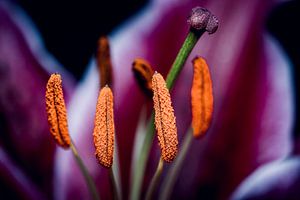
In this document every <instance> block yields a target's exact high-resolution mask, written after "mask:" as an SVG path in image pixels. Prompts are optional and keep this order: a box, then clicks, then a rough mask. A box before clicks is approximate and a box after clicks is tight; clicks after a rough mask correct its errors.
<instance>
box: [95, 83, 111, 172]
mask: <svg viewBox="0 0 300 200" xmlns="http://www.w3.org/2000/svg"><path fill="white" fill-rule="evenodd" d="M114 131H115V125H114V113H113V94H112V91H111V89H110V88H109V87H108V86H106V87H103V88H102V89H101V90H100V93H99V97H98V102H97V106H96V116H95V127H94V133H93V136H94V145H95V148H96V152H95V155H96V158H97V159H98V161H99V163H100V164H101V165H102V166H103V167H106V168H110V167H111V166H112V164H113V152H114Z"/></svg>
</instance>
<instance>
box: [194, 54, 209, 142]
mask: <svg viewBox="0 0 300 200" xmlns="http://www.w3.org/2000/svg"><path fill="white" fill-rule="evenodd" d="M193 65H194V77H193V85H192V90H191V104H192V116H193V118H192V127H193V133H194V137H196V138H199V137H200V136H203V135H204V134H205V132H206V131H207V130H208V128H209V126H210V123H211V119H212V113H213V91H212V81H211V77H210V72H209V68H208V66H207V64H206V61H205V60H204V59H203V58H201V57H196V58H195V59H194V60H193Z"/></svg>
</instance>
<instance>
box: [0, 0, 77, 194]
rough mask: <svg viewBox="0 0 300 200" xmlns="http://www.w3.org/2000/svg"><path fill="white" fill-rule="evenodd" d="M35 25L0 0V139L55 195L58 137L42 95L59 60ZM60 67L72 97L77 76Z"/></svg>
mask: <svg viewBox="0 0 300 200" xmlns="http://www.w3.org/2000/svg"><path fill="white" fill-rule="evenodd" d="M33 30H34V29H33ZM33 30H32V27H31V23H30V21H29V20H28V19H27V18H26V15H24V13H22V11H21V10H20V9H19V8H18V7H16V6H14V5H13V4H11V3H8V2H7V1H1V2H0V113H1V114H0V119H1V142H0V143H1V146H2V147H3V149H5V151H6V152H7V154H8V155H9V156H10V159H11V160H12V161H14V162H15V163H16V165H17V166H19V167H20V168H21V169H22V170H23V173H25V174H26V176H27V177H30V178H31V179H32V182H35V183H36V184H37V185H38V187H39V189H41V190H42V191H43V192H44V193H45V194H47V195H49V197H51V194H52V186H51V180H52V170H53V165H52V164H53V153H54V148H55V143H54V142H53V139H52V138H51V136H50V133H49V127H48V123H47V118H46V112H45V102H44V98H45V97H44V96H45V85H46V82H47V80H48V77H49V74H50V67H51V65H53V64H56V62H55V61H53V59H52V58H51V57H50V56H48V54H47V53H46V52H45V50H43V47H42V46H41V43H40V42H41V41H39V40H38V35H37V33H36V32H34V31H33ZM46 67H47V68H46ZM52 70H56V71H58V72H62V70H60V69H59V68H53V69H52ZM62 73H63V74H64V77H65V78H64V80H65V83H66V84H65V86H67V89H68V90H67V91H66V95H65V96H66V98H67V99H68V98H69V96H70V92H71V88H72V87H73V82H72V79H71V77H70V76H69V75H67V74H66V73H65V72H62ZM28 181H29V180H28Z"/></svg>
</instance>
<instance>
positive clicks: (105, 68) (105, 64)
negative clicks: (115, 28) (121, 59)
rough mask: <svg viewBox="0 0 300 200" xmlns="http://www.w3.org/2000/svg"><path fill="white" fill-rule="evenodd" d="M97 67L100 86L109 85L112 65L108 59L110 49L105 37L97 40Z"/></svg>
mask: <svg viewBox="0 0 300 200" xmlns="http://www.w3.org/2000/svg"><path fill="white" fill-rule="evenodd" d="M96 59H97V66H98V70H99V73H100V76H99V77H100V86H101V88H102V87H104V86H105V85H111V83H112V64H111V59H110V48H109V41H108V38H107V37H104V36H103V37H100V38H99V40H98V50H97V58H96Z"/></svg>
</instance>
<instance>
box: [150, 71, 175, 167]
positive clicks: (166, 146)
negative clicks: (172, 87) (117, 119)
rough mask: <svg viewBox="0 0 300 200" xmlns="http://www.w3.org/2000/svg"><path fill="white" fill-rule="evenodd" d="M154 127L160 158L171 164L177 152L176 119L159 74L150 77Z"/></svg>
mask: <svg viewBox="0 0 300 200" xmlns="http://www.w3.org/2000/svg"><path fill="white" fill-rule="evenodd" d="M152 90H153V101H154V110H155V127H156V131H157V136H158V141H159V145H160V148H161V153H162V158H163V160H164V161H166V162H171V161H173V160H174V158H175V157H176V155H177V152H178V139H177V127H176V119H175V115H174V109H173V107H172V103H171V97H170V93H169V90H168V88H167V87H166V82H165V80H164V78H163V77H162V75H161V74H159V73H155V74H154V75H153V77H152Z"/></svg>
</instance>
